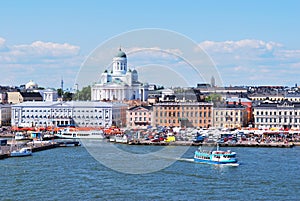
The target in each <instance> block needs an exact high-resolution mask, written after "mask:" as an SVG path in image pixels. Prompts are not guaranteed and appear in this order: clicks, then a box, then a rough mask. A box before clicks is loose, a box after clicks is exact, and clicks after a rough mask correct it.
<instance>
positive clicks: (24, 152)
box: [10, 147, 32, 157]
mask: <svg viewBox="0 0 300 201" xmlns="http://www.w3.org/2000/svg"><path fill="white" fill-rule="evenodd" d="M31 155H32V150H31V148H30V147H23V148H21V149H19V150H15V151H12V152H11V153H10V156H11V157H22V156H31Z"/></svg>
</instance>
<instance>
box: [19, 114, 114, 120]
mask: <svg viewBox="0 0 300 201" xmlns="http://www.w3.org/2000/svg"><path fill="white" fill-rule="evenodd" d="M22 118H28V119H35V118H44V119H46V118H48V119H50V118H53V119H55V118H69V119H71V118H72V117H71V116H66V115H52V116H50V115H48V116H46V115H44V116H43V115H27V116H25V115H23V116H22ZM73 118H74V119H76V118H78V119H81V118H82V119H85V118H87V119H94V118H95V119H102V116H93V115H91V116H88V115H86V116H85V115H82V116H80V115H78V116H74V117H73ZM105 118H106V119H107V118H109V116H108V115H105Z"/></svg>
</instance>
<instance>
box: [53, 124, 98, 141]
mask: <svg viewBox="0 0 300 201" xmlns="http://www.w3.org/2000/svg"><path fill="white" fill-rule="evenodd" d="M55 136H56V137H58V138H65V139H103V138H104V132H103V130H101V129H82V130H81V129H80V128H69V127H68V128H63V129H61V130H59V131H58V132H57V134H55Z"/></svg>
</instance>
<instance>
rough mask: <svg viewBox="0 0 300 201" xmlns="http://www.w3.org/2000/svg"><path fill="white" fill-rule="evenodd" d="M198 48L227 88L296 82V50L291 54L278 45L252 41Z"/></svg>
mask: <svg viewBox="0 0 300 201" xmlns="http://www.w3.org/2000/svg"><path fill="white" fill-rule="evenodd" d="M199 47H200V48H202V49H204V50H205V51H206V52H207V53H208V54H209V55H210V56H211V58H212V59H213V60H214V62H215V63H216V64H217V68H218V69H219V71H220V73H221V76H222V78H223V80H224V81H225V83H227V84H233V83H234V84H265V83H269V82H272V84H291V83H296V82H299V74H298V73H297V72H295V69H299V68H300V66H299V63H300V49H298V50H297V49H296V50H291V49H288V48H286V47H284V45H283V44H280V43H276V42H273V41H262V40H255V39H245V40H239V41H221V42H215V41H204V42H202V43H200V44H199ZM283 68H284V70H285V71H284V72H283V71H282V69H283ZM290 72H294V73H293V74H292V73H290ZM284 73H285V74H284ZM236 74H239V76H236ZM287 76H288V77H289V79H287ZM251 80H252V81H256V82H257V83H253V82H251Z"/></svg>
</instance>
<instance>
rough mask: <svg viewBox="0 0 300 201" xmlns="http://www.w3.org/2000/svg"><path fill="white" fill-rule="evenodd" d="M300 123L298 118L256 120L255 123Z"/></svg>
mask: <svg viewBox="0 0 300 201" xmlns="http://www.w3.org/2000/svg"><path fill="white" fill-rule="evenodd" d="M263 122H265V123H268V122H269V123H300V118H295V119H292V118H279V119H277V118H258V117H257V118H256V123H263Z"/></svg>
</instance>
